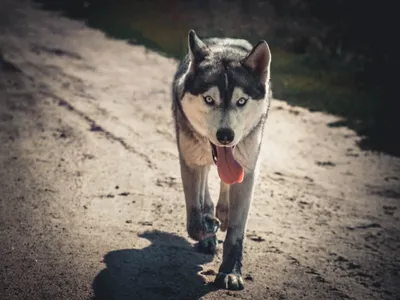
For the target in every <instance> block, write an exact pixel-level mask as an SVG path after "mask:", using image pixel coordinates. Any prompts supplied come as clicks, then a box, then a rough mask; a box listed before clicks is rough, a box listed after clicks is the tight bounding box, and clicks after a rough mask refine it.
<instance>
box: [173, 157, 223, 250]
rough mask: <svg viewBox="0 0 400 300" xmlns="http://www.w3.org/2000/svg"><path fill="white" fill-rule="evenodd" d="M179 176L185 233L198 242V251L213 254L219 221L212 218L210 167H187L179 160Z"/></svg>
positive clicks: (182, 160) (215, 247)
mask: <svg viewBox="0 0 400 300" xmlns="http://www.w3.org/2000/svg"><path fill="white" fill-rule="evenodd" d="M180 165H181V176H182V183H183V189H184V194H185V200H186V216H187V223H186V224H187V225H186V226H187V231H188V234H189V236H190V237H191V238H192V239H194V240H196V241H199V247H200V250H201V251H203V252H207V253H215V252H216V249H217V238H216V235H215V233H216V231H217V229H218V227H219V221H218V219H216V218H215V217H214V216H213V211H214V209H213V208H212V207H209V206H210V204H209V203H208V202H210V201H211V199H208V198H210V195H209V192H208V187H207V177H208V172H209V170H210V166H190V167H189V166H188V165H187V164H186V162H185V161H184V159H182V158H181V159H180Z"/></svg>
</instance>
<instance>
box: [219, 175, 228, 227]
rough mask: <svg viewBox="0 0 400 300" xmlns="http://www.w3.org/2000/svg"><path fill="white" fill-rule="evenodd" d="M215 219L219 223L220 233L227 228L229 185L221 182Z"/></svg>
mask: <svg viewBox="0 0 400 300" xmlns="http://www.w3.org/2000/svg"><path fill="white" fill-rule="evenodd" d="M217 219H218V220H219V221H220V222H221V227H220V229H221V231H225V230H226V228H227V227H228V219H229V185H228V184H226V183H224V182H223V181H222V180H221V184H220V189H219V199H218V204H217Z"/></svg>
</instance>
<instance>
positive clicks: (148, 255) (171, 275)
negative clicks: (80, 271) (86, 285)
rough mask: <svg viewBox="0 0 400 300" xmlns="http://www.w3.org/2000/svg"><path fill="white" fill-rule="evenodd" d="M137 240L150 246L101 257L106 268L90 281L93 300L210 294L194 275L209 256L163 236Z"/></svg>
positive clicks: (158, 233)
mask: <svg viewBox="0 0 400 300" xmlns="http://www.w3.org/2000/svg"><path fill="white" fill-rule="evenodd" d="M139 237H142V238H146V239H148V240H149V241H150V242H151V245H149V246H148V247H146V248H143V249H124V250H117V251H112V252H109V253H107V254H106V255H105V257H104V263H105V265H106V268H105V269H103V270H102V271H101V272H100V273H99V274H98V275H97V276H96V278H95V279H94V281H93V292H94V297H93V300H125V299H129V300H132V299H146V300H152V299H154V300H156V299H157V300H158V299H174V300H177V299H199V298H201V297H202V296H204V295H205V294H207V293H209V292H210V291H212V290H214V286H213V285H212V284H204V281H203V280H202V279H201V278H200V276H199V275H198V274H197V273H198V272H199V271H201V269H202V268H201V267H200V265H201V264H205V263H208V262H210V261H212V259H213V257H212V256H211V255H206V254H202V253H199V252H196V251H195V250H194V249H193V246H192V245H191V244H190V243H189V242H188V241H187V240H186V239H184V238H182V237H179V236H176V235H172V234H169V233H166V232H161V231H147V232H145V233H143V234H140V235H139Z"/></svg>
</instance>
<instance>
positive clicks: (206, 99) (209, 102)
mask: <svg viewBox="0 0 400 300" xmlns="http://www.w3.org/2000/svg"><path fill="white" fill-rule="evenodd" d="M203 99H204V102H205V103H206V104H207V105H214V104H215V101H214V99H213V97H211V96H203Z"/></svg>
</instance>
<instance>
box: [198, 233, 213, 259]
mask: <svg viewBox="0 0 400 300" xmlns="http://www.w3.org/2000/svg"><path fill="white" fill-rule="evenodd" d="M197 249H198V250H199V251H200V252H202V253H206V254H216V253H217V249H218V239H217V236H216V235H215V234H214V235H212V236H210V237H207V238H205V239H203V240H201V241H199V243H198V244H197Z"/></svg>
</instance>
